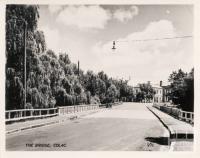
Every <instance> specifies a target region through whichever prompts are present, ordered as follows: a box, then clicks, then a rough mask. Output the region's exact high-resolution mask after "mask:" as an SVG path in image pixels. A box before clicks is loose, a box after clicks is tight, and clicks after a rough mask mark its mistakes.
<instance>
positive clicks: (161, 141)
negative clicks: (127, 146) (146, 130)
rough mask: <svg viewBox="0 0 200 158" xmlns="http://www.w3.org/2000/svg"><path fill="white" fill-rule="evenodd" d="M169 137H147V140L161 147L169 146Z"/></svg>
mask: <svg viewBox="0 0 200 158" xmlns="http://www.w3.org/2000/svg"><path fill="white" fill-rule="evenodd" d="M168 139H169V138H168V137H146V138H145V140H147V141H149V142H152V143H156V144H159V145H168Z"/></svg>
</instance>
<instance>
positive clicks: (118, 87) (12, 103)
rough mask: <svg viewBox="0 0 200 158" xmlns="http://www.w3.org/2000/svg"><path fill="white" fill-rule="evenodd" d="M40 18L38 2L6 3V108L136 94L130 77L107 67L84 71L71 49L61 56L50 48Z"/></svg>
mask: <svg viewBox="0 0 200 158" xmlns="http://www.w3.org/2000/svg"><path fill="white" fill-rule="evenodd" d="M38 19H39V7H38V6H33V5H7V6H6V57H7V63H6V109H21V108H49V107H55V106H67V105H77V104H91V103H109V102H114V101H115V100H117V99H119V100H121V99H122V98H124V97H126V98H127V99H130V98H132V97H133V87H131V86H129V85H128V82H127V81H126V80H125V81H124V80H116V79H112V78H109V77H108V76H107V74H105V73H104V72H103V71H101V72H99V73H97V74H95V73H94V72H93V71H87V72H86V73H84V72H83V70H81V69H80V70H79V69H78V67H77V65H76V64H74V63H72V62H71V60H70V58H69V56H68V55H67V53H60V54H59V56H57V55H56V53H55V52H54V51H52V50H47V48H46V43H45V36H44V34H43V32H42V31H41V30H38V29H37V23H38ZM24 21H25V22H26V23H27V29H26V30H25V26H26V25H25V22H24ZM24 33H26V47H25V43H24ZM25 48H26V55H27V57H26V60H27V62H26V63H27V64H26V69H27V72H26V83H27V91H26V94H27V96H26V105H25V103H24V100H25V99H24V94H25V88H24V50H25ZM24 105H25V106H24Z"/></svg>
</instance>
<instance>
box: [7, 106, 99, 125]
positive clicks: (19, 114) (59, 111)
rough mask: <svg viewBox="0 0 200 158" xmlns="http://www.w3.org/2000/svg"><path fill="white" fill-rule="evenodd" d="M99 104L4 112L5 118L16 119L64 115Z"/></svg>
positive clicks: (93, 108)
mask: <svg viewBox="0 0 200 158" xmlns="http://www.w3.org/2000/svg"><path fill="white" fill-rule="evenodd" d="M98 108H99V105H75V106H63V107H57V108H48V109H20V110H8V111H6V112H5V120H6V122H9V121H18V120H25V119H31V118H42V117H50V116H56V115H65V114H69V113H76V112H81V111H86V110H95V109H98Z"/></svg>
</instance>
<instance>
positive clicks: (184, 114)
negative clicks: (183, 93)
mask: <svg viewBox="0 0 200 158" xmlns="http://www.w3.org/2000/svg"><path fill="white" fill-rule="evenodd" d="M153 106H154V107H156V108H157V109H159V110H161V111H163V112H166V113H168V114H169V115H173V116H175V117H176V118H178V119H179V120H183V121H186V122H189V123H192V124H193V123H194V113H193V112H188V111H183V110H181V109H178V108H175V107H170V106H167V105H166V104H154V105H153Z"/></svg>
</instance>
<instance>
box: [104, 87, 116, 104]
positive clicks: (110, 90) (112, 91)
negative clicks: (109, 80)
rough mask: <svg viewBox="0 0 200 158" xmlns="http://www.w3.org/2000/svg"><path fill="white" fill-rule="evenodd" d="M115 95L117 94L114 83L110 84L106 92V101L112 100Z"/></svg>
mask: <svg viewBox="0 0 200 158" xmlns="http://www.w3.org/2000/svg"><path fill="white" fill-rule="evenodd" d="M117 95H118V91H117V88H116V87H115V85H113V84H112V85H110V87H109V88H108V90H107V93H106V98H107V102H108V103H111V102H114V100H115V98H116V96H117Z"/></svg>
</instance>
